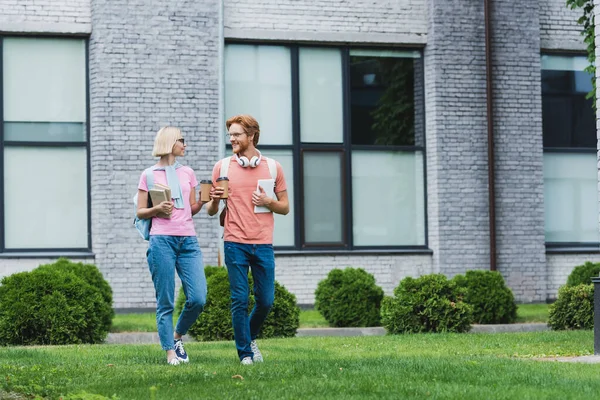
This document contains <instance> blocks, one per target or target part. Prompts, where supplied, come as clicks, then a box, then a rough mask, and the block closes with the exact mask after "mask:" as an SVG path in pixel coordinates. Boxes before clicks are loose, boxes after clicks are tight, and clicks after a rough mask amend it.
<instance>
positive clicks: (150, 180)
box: [144, 168, 154, 191]
mask: <svg viewBox="0 0 600 400" xmlns="http://www.w3.org/2000/svg"><path fill="white" fill-rule="evenodd" d="M144 172H146V186H147V187H148V191H150V189H152V188H153V187H154V170H153V169H152V168H147V169H146V171H144Z"/></svg>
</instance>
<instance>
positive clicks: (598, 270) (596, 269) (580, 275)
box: [567, 261, 600, 286]
mask: <svg viewBox="0 0 600 400" xmlns="http://www.w3.org/2000/svg"><path fill="white" fill-rule="evenodd" d="M599 275H600V263H591V262H589V261H586V262H585V264H583V265H578V266H576V267H575V268H573V271H571V274H570V275H569V277H568V278H567V286H577V285H581V284H584V285H589V284H591V283H592V278H593V277H597V276H599Z"/></svg>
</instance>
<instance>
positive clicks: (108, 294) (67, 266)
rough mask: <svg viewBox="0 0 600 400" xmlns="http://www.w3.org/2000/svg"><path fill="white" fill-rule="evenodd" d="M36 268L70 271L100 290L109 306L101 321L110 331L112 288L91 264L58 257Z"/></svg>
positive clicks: (112, 311)
mask: <svg viewBox="0 0 600 400" xmlns="http://www.w3.org/2000/svg"><path fill="white" fill-rule="evenodd" d="M37 269H38V270H46V269H49V270H53V269H60V270H63V271H66V272H72V273H74V274H75V275H77V276H78V277H80V278H81V279H83V280H84V281H86V282H87V283H89V284H90V285H92V287H95V288H96V289H98V290H99V291H100V294H101V295H102V298H103V299H104V301H105V302H106V304H108V306H109V307H110V312H109V313H106V314H104V315H102V317H103V318H102V321H103V323H104V325H105V328H106V330H107V331H110V328H111V326H112V320H113V318H114V316H115V313H114V310H113V309H112V303H113V297H112V294H113V293H112V289H111V287H110V285H109V284H108V282H107V281H106V279H104V277H103V276H102V273H101V272H100V270H99V269H98V267H96V266H95V265H93V264H83V263H81V262H79V263H75V262H72V261H69V260H67V259H66V258H62V257H61V258H59V259H58V260H56V262H54V263H52V264H45V265H40V266H39V267H38V268H37Z"/></svg>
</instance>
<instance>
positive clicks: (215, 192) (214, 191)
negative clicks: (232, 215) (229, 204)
mask: <svg viewBox="0 0 600 400" xmlns="http://www.w3.org/2000/svg"><path fill="white" fill-rule="evenodd" d="M224 192H225V189H223V188H222V187H221V186H213V187H212V188H210V198H211V199H213V200H214V201H215V202H216V203H218V202H219V201H220V200H221V196H223V193H224Z"/></svg>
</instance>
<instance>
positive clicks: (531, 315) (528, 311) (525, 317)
mask: <svg viewBox="0 0 600 400" xmlns="http://www.w3.org/2000/svg"><path fill="white" fill-rule="evenodd" d="M548 307H549V304H519V308H518V309H517V322H548Z"/></svg>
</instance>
